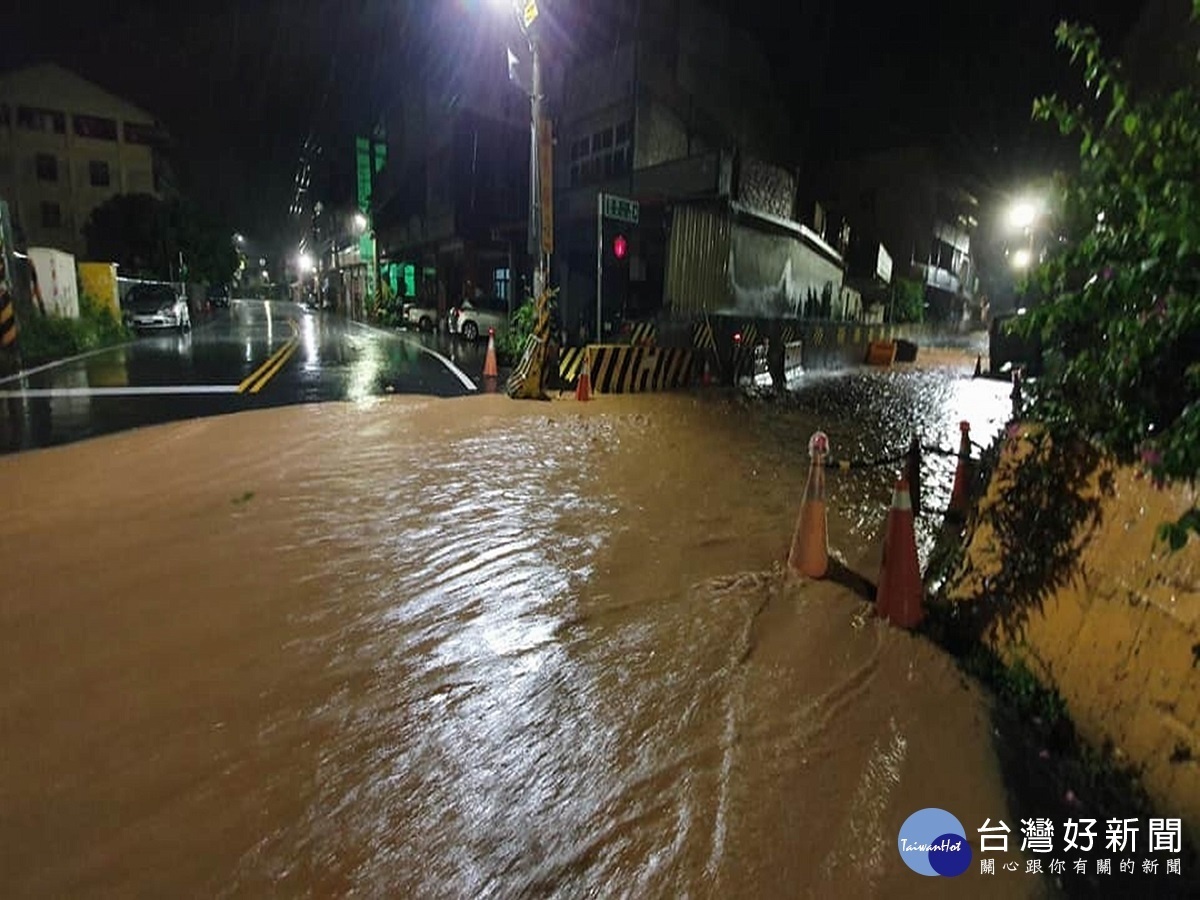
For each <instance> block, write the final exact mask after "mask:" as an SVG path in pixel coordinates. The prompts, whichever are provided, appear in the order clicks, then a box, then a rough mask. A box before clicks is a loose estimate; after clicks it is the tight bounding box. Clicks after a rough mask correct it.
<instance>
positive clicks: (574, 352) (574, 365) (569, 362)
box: [558, 347, 586, 385]
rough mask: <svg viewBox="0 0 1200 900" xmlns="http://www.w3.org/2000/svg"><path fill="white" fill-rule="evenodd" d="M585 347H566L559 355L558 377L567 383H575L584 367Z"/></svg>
mask: <svg viewBox="0 0 1200 900" xmlns="http://www.w3.org/2000/svg"><path fill="white" fill-rule="evenodd" d="M585 349H586V348H584V347H564V348H563V349H562V350H561V351H560V352H559V356H558V377H559V380H560V381H561V382H562V383H563V384H565V385H574V384H575V379H577V378H578V377H579V373H580V371H581V370H582V369H583V354H584V351H585Z"/></svg>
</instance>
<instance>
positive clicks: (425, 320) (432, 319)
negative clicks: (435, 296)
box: [404, 303, 438, 331]
mask: <svg viewBox="0 0 1200 900" xmlns="http://www.w3.org/2000/svg"><path fill="white" fill-rule="evenodd" d="M404 324H405V325H408V326H410V327H413V328H418V329H420V330H421V331H434V330H436V329H437V326H438V311H437V307H436V306H422V305H421V304H419V303H406V304H404Z"/></svg>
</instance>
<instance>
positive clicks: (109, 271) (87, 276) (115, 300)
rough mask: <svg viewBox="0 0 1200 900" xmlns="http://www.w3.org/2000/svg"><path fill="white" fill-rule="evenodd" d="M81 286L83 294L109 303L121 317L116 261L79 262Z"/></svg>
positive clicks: (116, 314) (118, 316)
mask: <svg viewBox="0 0 1200 900" xmlns="http://www.w3.org/2000/svg"><path fill="white" fill-rule="evenodd" d="M79 286H80V289H81V292H82V293H83V294H86V295H87V296H89V297H92V298H93V299H96V300H100V301H102V302H104V303H106V304H108V306H109V308H111V309H112V311H113V315H115V316H116V317H117V318H118V319H119V318H120V317H121V295H120V292H119V290H118V288H117V265H116V263H97V262H81V263H79Z"/></svg>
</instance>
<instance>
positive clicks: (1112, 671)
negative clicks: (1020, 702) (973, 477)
mask: <svg viewBox="0 0 1200 900" xmlns="http://www.w3.org/2000/svg"><path fill="white" fill-rule="evenodd" d="M1029 452H1030V448H1029V444H1028V442H1027V441H1024V440H1022V441H1020V442H1014V443H1013V444H1011V445H1010V447H1009V449H1008V450H1007V451H1006V452H1005V453H1004V455H1003V458H1002V460H1001V464H1000V466H999V467H998V469H997V472H996V474H995V476H994V477H993V479H992V483H991V485H990V487H989V492H988V495H987V497H985V498H984V500H983V501H982V502H981V504H980V508H979V523H978V524H977V525H976V527H975V528H974V530H973V533H972V535H971V537H970V540H969V544H968V548H967V563H968V564H967V566H966V567H965V569H964V571H965V572H966V573H967V574H965V575H964V574H960V576H959V577H958V579H957V581H956V583H955V586H954V589H953V591H952V596H953V598H954V599H956V600H958V601H960V602H964V601H965V602H978V598H979V597H981V596H982V595H983V593H984V579H985V578H987V577H988V576H993V577H994V574H995V573H997V572H998V571H1000V567H1002V566H1004V565H1005V560H1004V558H1003V552H1002V551H999V550H998V548H997V543H998V542H997V541H996V535H995V532H994V530H993V529H992V527H991V526H990V524H989V522H988V518H989V516H990V515H991V514H993V513H996V512H1002V511H1003V507H1004V504H1006V503H1012V502H1019V500H1018V498H1016V497H1014V496H1012V495H1011V494H1009V493H1007V492H1006V487H1007V486H1008V485H1010V484H1011V473H1012V470H1013V467H1014V466H1015V465H1017V464H1019V460H1020V459H1021V457H1022V456H1027V455H1028V454H1029ZM1101 484H1105V485H1106V489H1104V490H1101V487H1100V486H1101ZM1081 495H1082V496H1086V497H1089V498H1092V499H1095V500H1096V501H1097V502H1098V504H1099V507H1098V509H1099V513H1100V518H1099V520H1098V524H1097V525H1096V527H1095V528H1094V529H1090V530H1088V532H1087V533H1078V534H1077V535H1076V539H1077V547H1078V550H1079V555H1078V557H1077V565H1076V568H1075V571H1074V572H1073V573H1072V577H1071V578H1070V579H1069V580H1068V581H1067V583H1066V584H1064V585H1063V586H1062V587H1060V588H1058V589H1056V590H1054V591H1052V592H1050V593H1049V594H1048V595H1047V596H1046V597H1045V598H1044V604H1043V606H1042V608H1041V609H1040V610H1035V611H1032V612H1031V613H1030V616H1029V619H1028V621H1027V623H1026V627H1025V630H1024V634H1023V635H1022V636H1021V637H1020V638H1017V637H1015V636H1014V635H1013V634H1012V633H1011V630H1010V631H1009V633H1007V634H1006V633H1004V632H1003V630H1002V632H1001V633H1000V634H999V635H998V636H997V637H995V638H994V639H993V643H994V645H995V646H997V649H999V650H1000V651H1001V652H1002V653H1003V654H1004V655H1005V656H1007V657H1009V658H1010V659H1011V658H1013V657H1014V656H1018V655H1019V656H1021V657H1022V658H1023V659H1025V661H1026V662H1027V663H1029V664H1030V665H1031V667H1032V668H1034V669H1035V671H1039V674H1040V675H1041V676H1042V677H1043V678H1044V680H1045V681H1047V682H1048V683H1049V684H1052V685H1053V686H1055V687H1057V689H1058V690H1059V692H1060V693H1061V695H1062V696H1063V698H1064V700H1065V701H1066V703H1067V706H1068V709H1069V711H1070V715H1071V718H1072V719H1073V720H1074V722H1075V724H1076V726H1077V727H1078V728H1079V730H1080V732H1081V733H1082V734H1083V735H1084V736H1085V737H1086V738H1087V739H1088V740H1089V741H1090V742H1091V743H1093V745H1095V746H1103V745H1104V743H1105V742H1106V741H1111V742H1112V745H1113V746H1114V748H1115V751H1116V753H1117V754H1118V757H1119V758H1121V759H1122V760H1124V761H1127V762H1129V763H1133V764H1134V765H1136V766H1139V767H1141V768H1142V770H1143V774H1142V781H1143V784H1144V785H1145V787H1146V789H1147V791H1148V792H1149V793H1150V795H1151V797H1152V798H1153V799H1154V800H1155V801H1156V803H1157V804H1158V806H1159V807H1160V808H1161V809H1163V810H1164V811H1167V812H1168V813H1169V814H1174V815H1179V816H1182V817H1183V818H1185V819H1187V820H1188V821H1189V822H1191V823H1192V827H1193V828H1194V827H1196V826H1197V825H1200V627H1198V626H1200V540H1198V539H1197V538H1195V537H1193V538H1192V539H1191V540H1190V541H1189V543H1188V544H1187V545H1186V546H1185V547H1184V548H1183V549H1182V550H1180V551H1178V552H1176V553H1171V552H1169V551H1168V549H1167V548H1166V547H1164V546H1162V545H1161V544H1157V543H1156V541H1155V530H1156V527H1157V526H1158V524H1159V523H1161V522H1164V521H1168V520H1173V519H1175V518H1177V517H1178V516H1179V515H1180V514H1181V513H1182V512H1184V511H1185V510H1187V509H1188V508H1190V507H1191V505H1192V504H1193V503H1195V502H1196V500H1197V493H1196V490H1195V489H1194V488H1187V487H1185V486H1175V487H1167V488H1164V489H1159V488H1156V487H1155V486H1154V484H1153V483H1152V482H1151V480H1150V479H1149V478H1147V477H1144V476H1143V475H1142V474H1141V473H1140V472H1138V471H1136V470H1134V469H1131V468H1128V467H1119V466H1116V465H1114V464H1112V463H1111V462H1106V463H1102V464H1101V466H1100V468H1099V469H1098V470H1097V471H1096V472H1093V473H1092V475H1091V477H1090V479H1089V480H1088V484H1087V486H1086V487H1085V488H1084V489H1083V492H1082V494H1081Z"/></svg>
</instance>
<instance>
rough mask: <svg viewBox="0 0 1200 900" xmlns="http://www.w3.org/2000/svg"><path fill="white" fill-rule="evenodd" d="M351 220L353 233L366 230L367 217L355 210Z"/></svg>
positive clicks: (360, 232)
mask: <svg viewBox="0 0 1200 900" xmlns="http://www.w3.org/2000/svg"><path fill="white" fill-rule="evenodd" d="M352 221H353V224H354V231H355V233H357V234H362V233H363V232H364V231H366V230H367V217H366V216H365V215H363V214H362V213H361V212H356V213H355V214H354V218H353V220H352Z"/></svg>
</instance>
